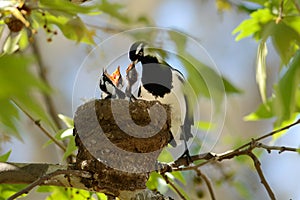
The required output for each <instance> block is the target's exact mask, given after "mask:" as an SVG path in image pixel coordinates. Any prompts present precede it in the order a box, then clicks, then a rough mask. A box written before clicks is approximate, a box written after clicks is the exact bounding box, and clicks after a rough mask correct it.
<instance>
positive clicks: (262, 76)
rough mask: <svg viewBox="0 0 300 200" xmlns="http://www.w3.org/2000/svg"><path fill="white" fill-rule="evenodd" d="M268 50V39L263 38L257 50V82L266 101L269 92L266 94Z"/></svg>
mask: <svg viewBox="0 0 300 200" xmlns="http://www.w3.org/2000/svg"><path fill="white" fill-rule="evenodd" d="M267 53H268V50H267V45H266V41H265V40H263V41H261V42H260V44H259V46H258V50H257V61H256V62H257V64H256V82H257V84H258V87H259V92H260V96H261V98H262V100H263V102H264V103H266V101H267V94H266V80H267V74H266V56H267Z"/></svg>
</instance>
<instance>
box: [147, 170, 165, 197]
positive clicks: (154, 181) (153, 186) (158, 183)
mask: <svg viewBox="0 0 300 200" xmlns="http://www.w3.org/2000/svg"><path fill="white" fill-rule="evenodd" d="M146 186H147V188H148V189H150V190H158V191H160V192H161V193H166V192H167V191H168V186H167V183H166V181H165V180H164V179H163V178H162V176H161V175H160V174H158V173H157V172H151V173H150V177H149V179H148V181H147V183H146Z"/></svg>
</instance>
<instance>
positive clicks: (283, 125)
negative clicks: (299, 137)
mask: <svg viewBox="0 0 300 200" xmlns="http://www.w3.org/2000/svg"><path fill="white" fill-rule="evenodd" d="M298 115H299V113H297V112H296V113H293V114H292V116H291V118H290V119H288V120H285V121H283V122H281V123H280V124H275V127H274V129H275V130H279V129H281V128H283V127H286V126H288V125H290V124H292V123H294V122H295V119H296V118H297V116H298ZM287 131H288V130H284V131H280V132H279V133H276V134H274V135H273V136H272V138H273V140H277V139H279V138H280V137H281V136H283V135H284V134H285V133H286V132H287Z"/></svg>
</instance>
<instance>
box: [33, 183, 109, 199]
mask: <svg viewBox="0 0 300 200" xmlns="http://www.w3.org/2000/svg"><path fill="white" fill-rule="evenodd" d="M37 192H41V193H49V192H50V193H51V194H50V195H49V196H48V197H47V198H46V200H54V199H59V200H69V199H76V200H86V199H90V200H95V198H94V197H92V195H93V192H89V191H87V190H81V189H76V188H65V187H58V186H40V187H39V188H38V189H37ZM99 196H100V197H103V195H100V194H99ZM102 199H103V200H105V198H102Z"/></svg>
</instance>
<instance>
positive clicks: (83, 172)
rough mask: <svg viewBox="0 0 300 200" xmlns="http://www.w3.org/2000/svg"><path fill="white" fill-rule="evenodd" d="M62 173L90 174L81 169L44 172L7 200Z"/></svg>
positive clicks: (11, 199) (85, 175)
mask: <svg viewBox="0 0 300 200" xmlns="http://www.w3.org/2000/svg"><path fill="white" fill-rule="evenodd" d="M62 174H63V175H69V176H71V175H76V176H80V177H88V176H91V175H90V174H89V172H86V171H81V170H57V171H55V172H52V173H49V174H46V175H44V176H42V177H40V178H39V179H37V180H36V181H34V182H32V183H31V184H30V185H28V186H27V187H25V188H24V189H22V190H20V191H19V192H16V193H15V194H14V195H12V196H11V197H9V198H8V199H7V200H13V199H16V198H17V197H19V196H21V195H22V194H27V193H28V192H30V190H32V189H33V188H34V187H36V186H38V185H42V184H43V183H44V182H45V181H47V180H50V179H51V178H53V177H55V176H58V175H62Z"/></svg>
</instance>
